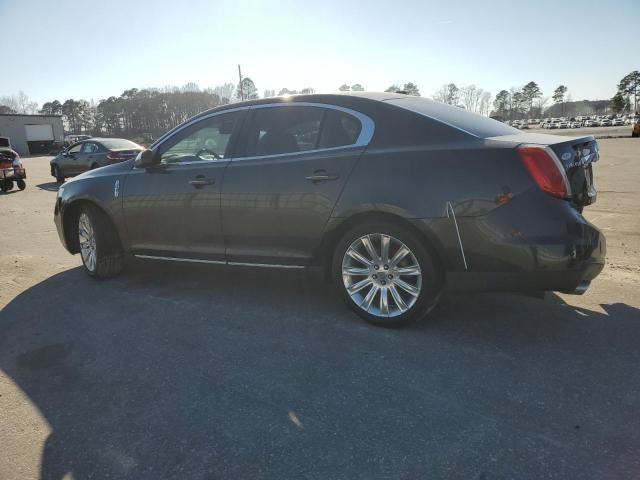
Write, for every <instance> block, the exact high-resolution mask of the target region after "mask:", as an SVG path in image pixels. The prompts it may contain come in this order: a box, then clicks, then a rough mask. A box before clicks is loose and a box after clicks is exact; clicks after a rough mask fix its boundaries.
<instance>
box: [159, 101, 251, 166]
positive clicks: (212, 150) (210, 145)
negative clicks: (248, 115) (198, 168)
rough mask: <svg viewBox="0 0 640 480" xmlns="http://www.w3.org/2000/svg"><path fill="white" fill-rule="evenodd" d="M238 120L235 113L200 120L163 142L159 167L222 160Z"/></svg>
mask: <svg viewBox="0 0 640 480" xmlns="http://www.w3.org/2000/svg"><path fill="white" fill-rule="evenodd" d="M238 116H239V112H230V113H223V114H220V115H216V116H214V117H210V118H207V119H204V120H201V121H200V122H198V123H196V124H195V125H192V126H191V127H189V128H187V129H186V130H184V131H183V132H180V133H179V134H177V135H176V137H174V138H171V139H170V140H168V141H167V147H166V149H165V148H162V150H161V152H162V153H161V154H160V163H163V164H175V163H182V162H197V161H212V160H222V159H224V158H225V157H226V156H227V150H228V147H229V139H230V138H231V134H232V133H233V129H234V127H235V124H236V121H237V119H238ZM163 147H164V146H163Z"/></svg>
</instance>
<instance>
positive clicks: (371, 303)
mask: <svg viewBox="0 0 640 480" xmlns="http://www.w3.org/2000/svg"><path fill="white" fill-rule="evenodd" d="M342 282H343V283H344V287H345V288H346V289H347V293H348V294H349V296H350V297H351V300H353V302H354V303H355V304H356V305H358V306H359V307H360V308H361V309H363V310H364V311H365V312H367V313H369V314H370V315H375V316H377V317H396V316H398V315H402V314H403V313H405V312H406V311H408V310H409V309H410V308H411V307H413V305H414V304H415V303H416V301H417V300H418V296H419V295H420V290H421V286H422V272H421V270H420V264H419V263H418V259H417V258H416V256H415V255H414V254H413V252H412V251H411V250H410V249H409V247H407V246H406V245H405V244H404V243H402V242H401V241H400V240H398V239H397V238H394V237H392V236H390V235H386V234H383V233H372V234H369V235H365V236H363V237H360V238H358V239H356V240H355V241H354V242H353V243H352V244H351V245H350V246H349V248H348V249H347V251H346V253H345V255H344V258H343V259H342Z"/></svg>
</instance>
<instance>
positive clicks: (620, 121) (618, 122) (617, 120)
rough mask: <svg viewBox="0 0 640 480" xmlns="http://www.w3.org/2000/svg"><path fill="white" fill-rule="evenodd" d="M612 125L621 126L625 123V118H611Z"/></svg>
mask: <svg viewBox="0 0 640 480" xmlns="http://www.w3.org/2000/svg"><path fill="white" fill-rule="evenodd" d="M611 125H612V126H613V127H621V126H623V125H624V120H623V119H622V118H614V119H613V120H611Z"/></svg>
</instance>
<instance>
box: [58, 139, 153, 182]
mask: <svg viewBox="0 0 640 480" xmlns="http://www.w3.org/2000/svg"><path fill="white" fill-rule="evenodd" d="M142 150H143V147H141V146H140V145H138V144H137V143H134V142H132V141H130V140H126V139H124V138H90V139H88V140H83V141H81V142H78V143H74V144H73V145H71V146H69V147H68V148H66V149H64V150H63V151H62V152H60V153H59V154H58V155H57V156H56V157H55V158H53V159H52V160H51V162H50V164H51V176H53V177H55V178H56V181H57V182H58V183H62V182H64V180H65V178H66V177H72V176H74V175H79V174H80V173H83V172H86V171H87V170H93V169H94V168H98V167H104V166H106V165H111V164H113V163H118V162H124V161H125V160H129V159H131V158H133V157H135V156H136V155H137V154H138V153H140V152H141V151H142Z"/></svg>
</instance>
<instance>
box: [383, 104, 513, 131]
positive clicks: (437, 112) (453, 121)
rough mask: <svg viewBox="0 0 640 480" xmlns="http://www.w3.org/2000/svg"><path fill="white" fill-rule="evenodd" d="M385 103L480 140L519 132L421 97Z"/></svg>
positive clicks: (479, 116)
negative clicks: (455, 128) (444, 124)
mask: <svg viewBox="0 0 640 480" xmlns="http://www.w3.org/2000/svg"><path fill="white" fill-rule="evenodd" d="M386 102H388V103H392V104H394V105H397V106H398V107H402V108H406V109H407V110H411V111H412V112H416V113H419V114H421V115H425V116H427V117H430V118H433V119H434V120H438V121H440V122H443V123H446V124H448V125H451V126H453V127H457V128H459V129H461V130H464V131H465V132H468V133H471V134H472V135H475V136H476V137H480V138H487V137H498V136H500V135H513V134H514V133H518V132H519V130H518V129H516V128H513V127H510V126H508V125H505V124H504V123H502V122H498V121H497V120H493V119H491V118H488V117H483V116H482V115H478V114H477V113H471V112H468V111H466V110H465V109H463V108H459V107H453V106H451V105H446V104H444V103H439V102H434V101H433V100H427V99H426V98H422V97H406V98H393V99H391V100H386Z"/></svg>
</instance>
